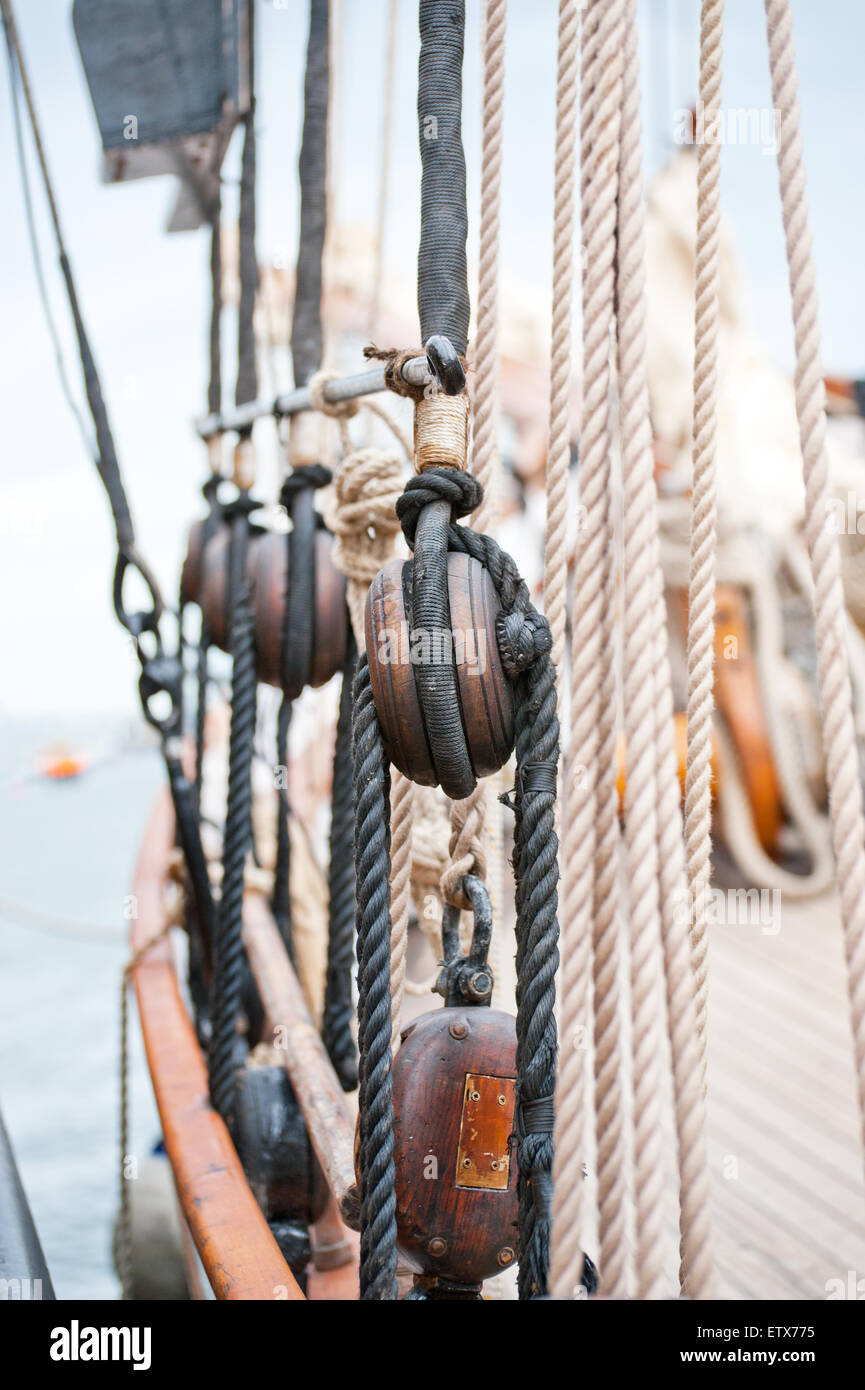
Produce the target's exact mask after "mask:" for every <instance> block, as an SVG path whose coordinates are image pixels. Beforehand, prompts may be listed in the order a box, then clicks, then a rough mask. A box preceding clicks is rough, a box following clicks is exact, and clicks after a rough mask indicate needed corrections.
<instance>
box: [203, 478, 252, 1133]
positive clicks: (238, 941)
mask: <svg viewBox="0 0 865 1390" xmlns="http://www.w3.org/2000/svg"><path fill="white" fill-rule="evenodd" d="M244 503H245V505H244ZM248 505H249V503H248V501H247V500H246V499H241V502H240V503H238V504H237V510H236V512H235V515H234V517H233V518H232V524H231V549H230V561H229V565H230V592H231V594H232V595H233V600H232V605H231V629H230V631H231V637H230V645H231V651H232V656H233V659H234V664H233V670H232V679H231V732H230V735H229V751H228V805H227V810H226V817H225V835H224V839H223V847H222V897H221V899H220V903H219V913H218V916H217V930H216V938H215V942H214V960H213V1007H212V1028H213V1031H212V1034H211V1039H210V1052H209V1075H210V1100H211V1104H212V1105H213V1107H214V1109H215V1110H217V1111H218V1112H219V1114H220V1115H221V1116H222V1118H223V1119H224V1120H225V1122H226V1124H230V1122H231V1117H232V1114H233V1110H234V1097H235V1086H234V1072H235V1065H236V1053H235V1044H236V1040H237V1020H238V1017H239V1014H240V1008H241V1000H242V996H243V988H244V980H245V957H244V951H243V880H244V868H245V865H246V855H247V851H248V849H249V847H250V843H251V839H252V748H253V740H254V737H255V712H256V695H257V688H258V687H257V680H256V674H255V631H254V620H253V612H252V601H251V595H250V587H249V579H248V577H247V573H246V549H247V541H248V537H249V517H248V512H247V507H248Z"/></svg>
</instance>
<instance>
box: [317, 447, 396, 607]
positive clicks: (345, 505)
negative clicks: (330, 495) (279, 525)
mask: <svg viewBox="0 0 865 1390" xmlns="http://www.w3.org/2000/svg"><path fill="white" fill-rule="evenodd" d="M401 487H402V461H401V459H400V456H399V454H398V453H396V451H395V450H388V449H378V448H374V447H368V448H365V449H355V450H354V451H353V452H352V453H350V454H349V455H347V457H346V458H345V459H344V460H343V463H342V465H341V467H340V468H339V470H338V472H337V474H336V481H335V485H334V501H333V507H332V509H331V516H330V518H329V519H330V523H331V529H332V531H333V532H334V535H335V536H336V538H337V543H336V553H335V556H334V559H335V563H336V565H337V568H338V569H341V570H342V572H343V574H346V575H347V576H348V577H349V578H350V579H355V580H360V581H365V582H366V583H367V584H369V583H370V582H371V581H372V580H373V579H374V578H375V576H376V575H377V574H378V572H379V570H380V569H381V567H382V565H383V564H384V563H385V562H386V561H387V560H388V559H389V558H390V555H391V552H392V550H393V540H394V537H395V536H396V535H398V533H399V522H398V521H397V519H396V513H395V511H394V508H395V506H396V503H397V500H398V498H399V495H400V489H401Z"/></svg>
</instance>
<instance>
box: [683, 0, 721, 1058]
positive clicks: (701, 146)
mask: <svg viewBox="0 0 865 1390" xmlns="http://www.w3.org/2000/svg"><path fill="white" fill-rule="evenodd" d="M723 17H724V0H703V4H702V8H701V11H700V97H699V112H698V121H697V129H696V130H695V136H696V137H697V264H696V307H695V319H694V324H695V328H694V454H693V480H692V491H691V542H690V575H689V584H688V719H687V727H688V751H687V766H686V772H685V838H686V842H687V862H688V885H689V889H690V894H691V914H692V924H691V933H692V938H693V955H694V971H695V982H694V983H695V990H696V998H697V1028H698V1029H699V1031H700V1034H701V1035H702V1034H704V1033H705V1031H706V992H707V989H706V973H707V951H708V941H707V930H706V899H707V892H708V888H709V879H710V875H711V869H712V864H711V853H712V785H711V784H712V770H711V765H710V763H711V753H712V709H713V705H714V699H713V685H714V661H715V650H714V645H715V556H716V553H717V542H718V537H717V489H716V473H717V453H718V339H719V333H720V310H719V285H720V255H721V211H720V185H721V142H720V140H719V139H718V138H717V132H716V129H715V127H716V124H717V120H718V113H719V111H720V106H721V53H722V41H723ZM700 118H701V119H700ZM700 125H702V138H700Z"/></svg>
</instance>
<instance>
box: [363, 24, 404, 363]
mask: <svg viewBox="0 0 865 1390" xmlns="http://www.w3.org/2000/svg"><path fill="white" fill-rule="evenodd" d="M398 25H399V5H398V0H388V16H387V52H386V55H385V67H384V103H383V106H382V117H381V164H380V166H379V176H378V214H377V219H376V234H375V263H374V267H373V281H372V295H371V296H370V311H369V329H368V331H369V341H370V342H371V343H374V342H375V341H376V337H377V334H378V331H379V319H380V318H381V297H382V280H383V273H384V246H385V236H386V232H387V210H388V201H389V196H390V174H391V154H392V145H391V139H390V130H391V125H392V124H393V101H394V85H395V83H394V78H395V75H396V36H397V28H398Z"/></svg>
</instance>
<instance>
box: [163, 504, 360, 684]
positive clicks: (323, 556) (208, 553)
mask: <svg viewBox="0 0 865 1390" xmlns="http://www.w3.org/2000/svg"><path fill="white" fill-rule="evenodd" d="M202 527H203V523H201V522H197V523H196V524H195V525H194V526H193V527H192V529H191V531H190V536H189V547H188V550H187V557H186V561H185V563H184V566H183V575H182V579H181V596H182V598H183V599H184V600H185V601H186V602H191V603H198V605H199V606H200V608H201V611H202V614H203V616H204V620H205V622H206V623H207V627H208V632H209V634H210V640H211V641H212V642H213V643H214V644H215V646H217V647H220V648H221V649H222V650H223V651H228V649H229V640H228V639H229V622H230V605H229V594H228V573H229V547H230V544H231V540H230V534H229V530H228V527H227V526H225V525H224V524H220V525H219V526H218V527H217V529H216V531H215V532H214V534H213V536H212V537H211V538H210V540H209V541H208V542H207V545H206V546H204V547H202ZM288 553H289V546H288V543H287V538H286V536H285V535H284V534H282V533H281V532H276V531H260V530H259V531H253V533H252V534H251V535H250V538H249V545H248V549H247V561H246V567H247V574H248V576H249V580H250V583H251V586H252V604H253V611H254V614H255V643H256V664H257V671H258V678H259V680H261V681H263V682H264V683H265V684H266V685H274V686H276V687H278V688H280V689H281V688H282V687H283V684H284V682H283V672H284V663H283V656H284V643H285V641H286V639H287V638H288V640H289V641H290V633H289V634H286V604H287V601H288V582H289V580H288V571H289V559H288ZM313 553H314V556H315V579H314V585H313V593H314V599H313V603H312V608H311V611H310V612H309V614H308V615H307V617H308V621H309V622H310V623H311V625H312V633H311V639H312V640H311V642H310V644H309V645H310V652H311V655H310V660H309V667H308V670H306V671H304V672H303V676H304V677H305V679H304V680H303V682H302V683H303V684H306V685H312V686H320V685H324V684H325V683H326V682H327V681H329V680H330V679H331V677H332V676H334V675H336V673H337V671H340V670H342V667H343V664H344V662H345V652H346V644H347V641H348V610H347V608H346V603H345V576H344V575H343V574H341V573H340V571H339V570H338V569H337V568H336V566H335V565H334V563H333V537H332V535H331V534H330V532H329V531H326V530H324V529H323V528H319V529H318V530H317V531H316V533H315V536H314V538H313Z"/></svg>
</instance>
